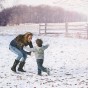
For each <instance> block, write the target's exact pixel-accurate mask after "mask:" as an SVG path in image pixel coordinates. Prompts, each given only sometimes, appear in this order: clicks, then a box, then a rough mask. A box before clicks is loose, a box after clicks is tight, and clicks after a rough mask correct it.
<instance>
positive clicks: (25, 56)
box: [21, 50, 27, 62]
mask: <svg viewBox="0 0 88 88" xmlns="http://www.w3.org/2000/svg"><path fill="white" fill-rule="evenodd" d="M21 52H22V54H23V57H22V59H21V61H22V62H25V61H26V58H27V52H25V51H24V50H21Z"/></svg>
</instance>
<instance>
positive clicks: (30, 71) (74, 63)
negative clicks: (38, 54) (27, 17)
mask: <svg viewBox="0 0 88 88" xmlns="http://www.w3.org/2000/svg"><path fill="white" fill-rule="evenodd" d="M12 28H13V29H17V28H18V29H19V28H21V29H25V28H28V27H25V26H22V27H21V26H20V27H12ZM35 28H36V27H34V29H35ZM0 29H2V30H4V31H3V32H2V33H1V32H0V33H1V34H0V88H88V40H86V39H77V38H66V37H64V36H63V37H62V36H61V37H60V36H57V35H55V36H53V35H38V30H37V29H35V30H34V31H33V30H31V28H30V30H29V31H31V32H33V33H34V36H33V39H32V41H33V44H34V45H35V40H36V38H41V39H43V41H44V44H47V43H48V44H49V45H50V46H49V48H48V49H47V50H46V51H45V61H44V66H45V67H48V68H50V71H51V75H50V76H48V75H47V74H46V73H43V76H38V75H37V65H36V59H35V56H34V54H33V53H32V55H31V56H28V58H27V60H26V65H25V67H24V69H25V70H26V71H27V72H26V73H20V74H16V73H13V72H12V71H11V70H10V68H11V66H12V64H13V62H14V60H15V58H16V55H15V54H14V53H12V52H11V51H9V43H10V41H11V40H12V39H13V38H14V37H15V36H16V35H17V34H20V33H25V32H26V31H24V32H22V31H21V30H20V31H19V32H17V31H16V30H14V31H11V27H6V28H3V27H0ZM25 30H26V29H25Z"/></svg>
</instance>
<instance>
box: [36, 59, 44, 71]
mask: <svg viewBox="0 0 88 88" xmlns="http://www.w3.org/2000/svg"><path fill="white" fill-rule="evenodd" d="M37 65H38V72H40V70H41V71H44V72H46V68H45V67H43V59H37Z"/></svg>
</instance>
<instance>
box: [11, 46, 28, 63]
mask: <svg viewBox="0 0 88 88" xmlns="http://www.w3.org/2000/svg"><path fill="white" fill-rule="evenodd" d="M9 49H10V50H11V51H12V52H14V53H15V54H16V55H18V57H17V58H16V60H21V61H22V62H25V60H26V58H27V53H26V52H25V51H24V50H19V49H17V48H16V47H13V46H11V45H9Z"/></svg>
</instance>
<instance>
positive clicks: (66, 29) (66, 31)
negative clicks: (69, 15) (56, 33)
mask: <svg viewBox="0 0 88 88" xmlns="http://www.w3.org/2000/svg"><path fill="white" fill-rule="evenodd" d="M65 34H66V36H68V22H65Z"/></svg>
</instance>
